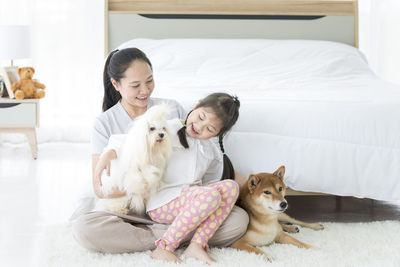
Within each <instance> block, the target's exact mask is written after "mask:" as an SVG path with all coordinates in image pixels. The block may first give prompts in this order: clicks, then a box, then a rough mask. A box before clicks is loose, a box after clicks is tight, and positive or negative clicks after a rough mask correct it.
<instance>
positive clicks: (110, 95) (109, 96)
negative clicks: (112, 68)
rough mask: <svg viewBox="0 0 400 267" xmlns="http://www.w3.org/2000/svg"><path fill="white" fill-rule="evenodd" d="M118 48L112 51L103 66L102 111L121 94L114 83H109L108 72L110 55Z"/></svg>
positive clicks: (116, 100)
mask: <svg viewBox="0 0 400 267" xmlns="http://www.w3.org/2000/svg"><path fill="white" fill-rule="evenodd" d="M117 52H118V50H114V51H112V52H111V53H110V54H109V55H108V57H107V60H106V64H105V66H104V72H103V84H104V97H103V111H106V110H107V109H109V108H111V107H112V106H114V105H115V104H116V103H117V102H118V101H119V100H120V99H121V94H120V93H119V92H118V91H117V90H115V88H114V85H113V84H112V83H111V77H110V75H109V74H108V66H109V65H110V61H111V58H112V56H113V55H114V54H115V53H117Z"/></svg>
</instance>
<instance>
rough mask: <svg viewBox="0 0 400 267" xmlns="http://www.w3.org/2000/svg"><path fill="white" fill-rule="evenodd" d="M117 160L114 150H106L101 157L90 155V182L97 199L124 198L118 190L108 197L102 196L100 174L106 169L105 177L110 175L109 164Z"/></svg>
mask: <svg viewBox="0 0 400 267" xmlns="http://www.w3.org/2000/svg"><path fill="white" fill-rule="evenodd" d="M116 158H117V153H116V152H115V150H114V149H111V150H108V151H107V152H106V153H104V154H103V155H102V156H100V155H99V154H94V155H92V182H93V190H94V193H95V194H96V196H97V197H98V198H117V197H122V196H125V192H123V191H120V190H118V189H114V191H113V192H112V193H111V194H109V195H106V196H105V195H104V194H103V192H102V190H101V174H102V173H103V171H104V170H105V169H106V171H107V175H110V162H111V160H113V159H116Z"/></svg>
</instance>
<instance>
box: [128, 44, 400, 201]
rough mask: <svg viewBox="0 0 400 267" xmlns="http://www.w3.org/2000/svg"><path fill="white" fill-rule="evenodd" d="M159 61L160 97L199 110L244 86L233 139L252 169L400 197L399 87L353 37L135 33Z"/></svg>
mask: <svg viewBox="0 0 400 267" xmlns="http://www.w3.org/2000/svg"><path fill="white" fill-rule="evenodd" d="M124 47H138V48H140V49H141V50H143V51H144V52H145V53H146V54H147V55H148V57H149V58H150V60H151V61H152V63H153V69H154V77H155V82H156V89H155V91H154V93H153V96H157V97H167V98H174V99H176V100H178V101H179V102H181V103H182V104H183V105H184V107H185V108H186V109H190V108H191V107H192V106H193V105H194V104H195V103H196V102H197V100H198V99H200V98H202V97H204V96H206V95H207V94H209V93H211V92H216V91H224V92H228V93H231V94H236V95H237V96H238V97H239V99H240V101H241V110H240V118H239V121H238V123H237V124H236V125H235V127H234V129H233V131H232V132H231V133H230V134H229V136H228V137H227V138H226V150H227V153H228V155H229V156H230V158H231V159H232V162H233V164H234V167H235V168H236V169H237V170H238V171H239V172H240V173H241V174H242V175H244V176H247V175H249V174H250V173H257V172H262V171H265V172H271V171H274V170H275V169H277V168H278V167H279V166H280V165H285V166H286V169H287V175H286V180H285V181H286V183H287V184H288V185H289V186H290V187H291V188H293V189H296V190H301V191H311V192H322V193H330V194H336V195H346V196H356V197H369V198H373V199H380V200H399V199H400V135H399V133H400V120H399V118H400V87H399V86H396V85H393V84H390V83H387V82H385V81H383V80H380V79H379V78H378V77H376V76H375V75H374V74H373V72H372V71H371V70H370V68H369V66H368V64H367V62H366V60H365V58H364V56H363V55H362V54H361V53H360V52H359V51H358V50H357V49H355V48H353V47H350V46H348V45H345V44H340V43H334V42H327V41H309V40H259V39H256V40H255V39H253V40H249V39H247V40H242V39H230V40H227V39H223V40H218V39H164V40H149V39H134V40H132V41H129V42H127V43H125V44H123V45H121V46H120V48H124Z"/></svg>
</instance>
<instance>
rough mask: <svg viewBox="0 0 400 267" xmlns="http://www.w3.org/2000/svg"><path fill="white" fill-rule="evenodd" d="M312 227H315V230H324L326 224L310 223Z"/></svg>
mask: <svg viewBox="0 0 400 267" xmlns="http://www.w3.org/2000/svg"><path fill="white" fill-rule="evenodd" d="M310 228H311V229H313V230H317V231H318V230H324V226H323V225H322V224H319V223H312V224H311V225H310Z"/></svg>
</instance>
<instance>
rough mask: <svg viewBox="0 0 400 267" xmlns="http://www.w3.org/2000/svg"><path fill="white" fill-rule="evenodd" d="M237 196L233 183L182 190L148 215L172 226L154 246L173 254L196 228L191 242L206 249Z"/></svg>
mask: <svg viewBox="0 0 400 267" xmlns="http://www.w3.org/2000/svg"><path fill="white" fill-rule="evenodd" d="M238 196H239V186H238V184H237V183H236V182H235V181H233V180H223V181H220V182H218V183H215V184H211V185H208V186H201V187H200V186H194V187H187V188H184V189H183V190H182V192H181V195H180V196H179V197H177V198H175V199H174V200H172V201H170V202H169V203H167V204H165V205H164V206H161V207H159V208H157V209H154V210H151V211H149V212H148V214H149V216H150V218H151V219H152V220H153V221H155V222H158V223H166V224H170V223H172V224H171V226H170V227H169V228H168V230H167V231H166V232H165V234H164V235H163V236H162V237H161V238H160V239H159V240H157V241H156V246H157V247H160V248H163V249H167V250H169V251H174V250H175V249H176V248H177V247H178V246H179V243H180V242H181V241H182V239H183V238H184V237H185V236H186V235H187V234H189V233H190V232H192V231H193V230H195V229H196V231H195V233H194V236H193V238H192V240H191V242H196V243H199V244H200V245H201V246H203V247H204V248H205V249H206V250H208V245H207V242H208V240H209V239H210V238H211V237H212V236H213V234H214V233H215V231H216V230H217V229H218V227H219V226H220V225H221V224H222V222H223V221H224V220H225V219H226V217H228V215H229V213H230V212H231V210H232V207H233V206H234V205H235V202H236V199H237V198H238Z"/></svg>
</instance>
